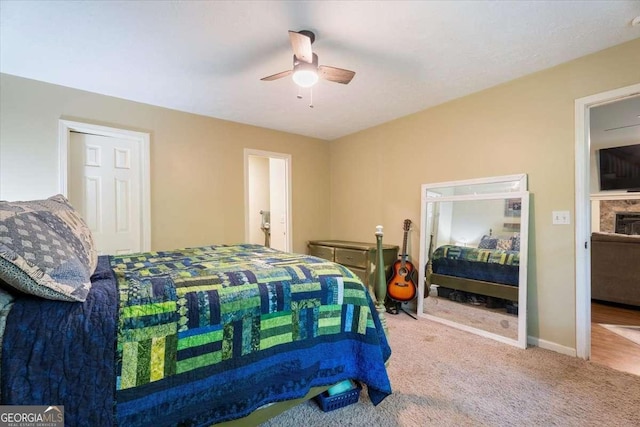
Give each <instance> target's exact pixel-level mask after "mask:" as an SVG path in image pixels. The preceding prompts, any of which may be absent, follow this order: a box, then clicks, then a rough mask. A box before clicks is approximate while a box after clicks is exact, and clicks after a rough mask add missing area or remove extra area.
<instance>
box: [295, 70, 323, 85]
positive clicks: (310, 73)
mask: <svg viewBox="0 0 640 427" xmlns="http://www.w3.org/2000/svg"><path fill="white" fill-rule="evenodd" d="M293 81H294V82H295V83H296V84H297V85H298V86H300V87H311V86H313V85H314V84H316V83H318V73H317V72H316V71H315V70H305V69H301V70H296V71H294V72H293Z"/></svg>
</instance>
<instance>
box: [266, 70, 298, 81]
mask: <svg viewBox="0 0 640 427" xmlns="http://www.w3.org/2000/svg"><path fill="white" fill-rule="evenodd" d="M291 73H293V71H292V70H287V71H283V72H281V73H278V74H274V75H272V76H267V77H263V78H261V79H260V80H263V81H265V82H270V81H271V80H277V79H281V78H283V77H287V76H288V75H289V74H291Z"/></svg>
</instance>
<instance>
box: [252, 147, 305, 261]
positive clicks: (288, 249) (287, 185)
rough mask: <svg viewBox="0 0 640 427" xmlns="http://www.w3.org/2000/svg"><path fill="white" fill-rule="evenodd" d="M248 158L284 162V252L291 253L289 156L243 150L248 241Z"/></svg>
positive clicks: (291, 222)
mask: <svg viewBox="0 0 640 427" xmlns="http://www.w3.org/2000/svg"><path fill="white" fill-rule="evenodd" d="M249 156H258V157H269V158H274V159H282V160H284V169H285V171H284V174H285V181H286V182H285V188H286V192H287V195H286V199H287V207H286V210H287V218H286V224H285V225H286V228H287V238H286V239H285V245H286V248H285V252H291V251H292V248H293V227H292V224H293V221H292V219H291V211H292V209H291V154H284V153H275V152H272V151H263V150H254V149H252V148H245V149H244V239H245V242H248V241H249V236H250V229H249V222H250V221H249Z"/></svg>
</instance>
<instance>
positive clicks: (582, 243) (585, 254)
mask: <svg viewBox="0 0 640 427" xmlns="http://www.w3.org/2000/svg"><path fill="white" fill-rule="evenodd" d="M638 94H640V83H638V84H634V85H631V86H627V87H623V88H619V89H615V90H610V91H607V92H602V93H598V94H595V95H591V96H587V97H584V98H579V99H576V101H575V123H576V132H575V135H576V141H575V153H576V154H575V155H576V159H575V164H576V168H575V173H576V175H575V185H576V194H575V203H576V212H575V221H576V222H575V236H576V241H575V248H576V356H578V357H580V358H582V359H586V360H588V359H589V358H590V357H591V258H590V255H591V248H590V247H589V244H590V242H591V218H590V216H591V206H590V204H591V191H590V188H589V186H590V180H589V179H590V161H591V160H590V145H591V143H590V139H589V127H590V126H589V110H590V109H591V107H595V106H597V105H603V104H609V103H612V102H616V101H620V100H622V99H624V98H628V97H630V96H634V95H638Z"/></svg>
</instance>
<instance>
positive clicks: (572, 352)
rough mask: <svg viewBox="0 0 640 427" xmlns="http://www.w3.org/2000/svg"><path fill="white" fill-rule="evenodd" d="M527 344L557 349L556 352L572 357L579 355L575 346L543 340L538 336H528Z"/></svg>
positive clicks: (552, 349)
mask: <svg viewBox="0 0 640 427" xmlns="http://www.w3.org/2000/svg"><path fill="white" fill-rule="evenodd" d="M527 344H531V345H534V346H536V347H540V348H544V349H545V350H551V351H555V352H556V353H560V354H564V355H567V356H571V357H578V353H577V351H576V349H575V348H571V347H565V346H564V345H560V344H558V343H555V342H551V341H547V340H541V339H540V338H538V337H532V336H531V335H529V336H527Z"/></svg>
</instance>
